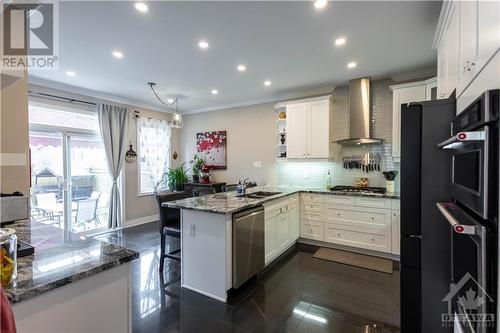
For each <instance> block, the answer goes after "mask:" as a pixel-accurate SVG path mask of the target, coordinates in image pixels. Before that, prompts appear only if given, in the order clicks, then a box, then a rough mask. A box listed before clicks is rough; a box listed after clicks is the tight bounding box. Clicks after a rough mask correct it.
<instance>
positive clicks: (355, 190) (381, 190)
mask: <svg viewBox="0 0 500 333" xmlns="http://www.w3.org/2000/svg"><path fill="white" fill-rule="evenodd" d="M330 191H334V192H352V193H368V194H385V187H356V186H343V185H337V186H334V187H332V188H330Z"/></svg>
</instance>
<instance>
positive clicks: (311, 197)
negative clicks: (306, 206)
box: [300, 193, 324, 203]
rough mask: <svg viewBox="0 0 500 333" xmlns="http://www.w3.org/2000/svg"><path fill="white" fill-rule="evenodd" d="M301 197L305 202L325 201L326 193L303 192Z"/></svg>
mask: <svg viewBox="0 0 500 333" xmlns="http://www.w3.org/2000/svg"><path fill="white" fill-rule="evenodd" d="M300 199H301V200H302V202H303V203H323V202H324V195H323V194H315V193H302V194H301V195H300Z"/></svg>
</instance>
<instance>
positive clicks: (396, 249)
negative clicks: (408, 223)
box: [392, 209, 401, 255]
mask: <svg viewBox="0 0 500 333" xmlns="http://www.w3.org/2000/svg"><path fill="white" fill-rule="evenodd" d="M400 244H401V214H400V212H399V209H398V210H393V211H392V254H397V255H399V253H400V246H401V245H400Z"/></svg>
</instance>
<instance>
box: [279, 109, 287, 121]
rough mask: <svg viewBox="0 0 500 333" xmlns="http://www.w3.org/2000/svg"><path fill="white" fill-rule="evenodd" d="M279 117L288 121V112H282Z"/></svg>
mask: <svg viewBox="0 0 500 333" xmlns="http://www.w3.org/2000/svg"><path fill="white" fill-rule="evenodd" d="M278 117H279V118H280V119H286V112H285V111H281V112H280V113H279V114H278Z"/></svg>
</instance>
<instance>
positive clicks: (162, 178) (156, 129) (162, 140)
mask: <svg viewBox="0 0 500 333" xmlns="http://www.w3.org/2000/svg"><path fill="white" fill-rule="evenodd" d="M137 132H138V133H137V138H138V140H139V157H140V159H141V167H145V168H146V170H141V173H144V172H145V173H147V174H148V175H149V176H150V178H151V183H152V184H153V185H152V186H153V189H152V190H153V191H154V192H158V191H159V190H161V189H163V188H164V187H165V185H166V173H167V170H168V168H169V167H170V146H171V138H172V128H171V127H170V125H169V123H168V122H167V121H165V120H161V119H154V118H145V117H139V118H138V119H137Z"/></svg>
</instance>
